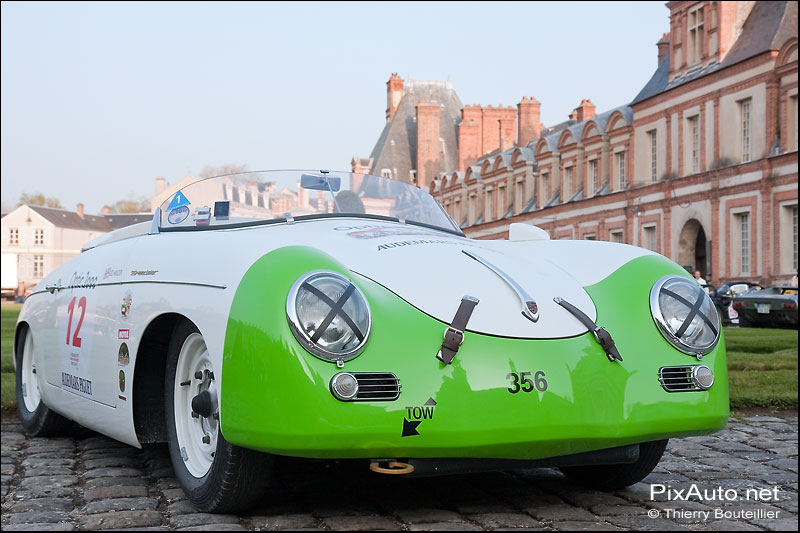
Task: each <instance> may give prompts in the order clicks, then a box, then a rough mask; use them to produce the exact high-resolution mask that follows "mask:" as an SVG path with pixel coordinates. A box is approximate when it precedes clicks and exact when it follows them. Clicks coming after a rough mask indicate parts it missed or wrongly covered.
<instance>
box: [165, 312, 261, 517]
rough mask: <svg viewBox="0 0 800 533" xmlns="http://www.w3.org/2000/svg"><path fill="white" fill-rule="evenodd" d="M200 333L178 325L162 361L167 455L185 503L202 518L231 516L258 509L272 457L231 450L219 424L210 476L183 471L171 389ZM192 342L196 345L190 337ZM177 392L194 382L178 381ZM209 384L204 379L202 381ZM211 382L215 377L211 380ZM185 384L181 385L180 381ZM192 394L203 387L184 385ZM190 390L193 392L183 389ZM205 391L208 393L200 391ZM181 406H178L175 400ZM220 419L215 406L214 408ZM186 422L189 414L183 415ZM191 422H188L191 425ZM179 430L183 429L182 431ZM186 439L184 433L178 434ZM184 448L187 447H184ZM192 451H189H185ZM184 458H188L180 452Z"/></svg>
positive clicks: (190, 326) (187, 325)
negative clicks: (181, 358)
mask: <svg viewBox="0 0 800 533" xmlns="http://www.w3.org/2000/svg"><path fill="white" fill-rule="evenodd" d="M199 333H200V332H199V331H198V329H197V328H196V327H195V326H194V324H192V323H191V322H189V321H188V320H182V321H181V322H179V323H178V324H177V325H176V326H175V330H174V331H173V335H172V339H171V341H170V346H169V352H168V355H167V361H166V375H165V379H164V401H165V402H166V403H165V405H164V411H165V412H166V425H167V440H168V442H169V454H170V458H171V460H172V466H173V468H174V470H175V476H176V477H177V478H178V481H179V482H180V484H181V487H182V488H183V490H184V492H185V493H186V497H187V498H188V500H189V501H190V502H191V503H192V504H193V505H194V506H195V507H197V509H198V510H199V511H201V512H207V513H235V512H240V511H245V510H247V509H249V508H251V507H253V506H254V505H256V504H257V503H258V502H259V501H260V500H261V498H262V496H263V495H264V492H265V490H266V489H267V486H268V481H269V478H270V475H271V473H272V465H273V459H274V458H273V456H271V455H269V454H265V453H259V452H255V451H253V450H248V449H245V448H241V447H239V446H234V445H233V444H230V443H229V442H228V441H226V440H225V438H224V437H223V436H222V432H221V430H220V428H219V423H218V422H217V423H216V428H215V432H216V439H217V440H216V448H212V449H213V450H214V452H213V454H212V456H211V457H212V459H211V466H210V468H209V469H208V471H207V472H206V473H205V474H204V475H202V476H197V475H194V474H192V472H190V470H189V468H187V462H188V460H187V461H184V459H183V457H182V454H181V445H180V444H179V438H178V432H179V430H178V429H177V428H176V407H175V406H176V395H175V390H176V389H175V383H176V372H177V369H178V359H179V356H180V353H181V350H182V349H183V347H184V344H185V343H186V342H187V340H188V339H189V337H190V336H193V334H198V335H199ZM193 339H197V336H196V335H194V336H193ZM177 379H178V380H179V381H177V382H178V384H179V386H180V383H181V382H182V381H181V380H193V377H192V376H177ZM204 379H207V378H204ZM210 379H211V381H213V375H212V376H211V378H210ZM183 382H184V383H185V381H183ZM188 387H190V388H192V389H193V388H196V387H199V388H200V389H202V387H203V385H202V384H200V385H195V384H194V382H193V384H192V385H188ZM187 390H191V389H187ZM204 390H206V389H204ZM178 402H179V404H180V400H178ZM215 409H217V413H218V406H215ZM179 416H184V417H190V416H191V414H190V412H185V413H183V414H182V415H179ZM201 419H202V420H204V421H205V423H206V424H213V423H214V421H213V416H210V417H207V418H204V419H203V417H195V420H196V421H198V422H197V423H200V422H199V421H200V420H201ZM178 423H184V424H186V421H185V420H184V421H181V420H178ZM191 423H192V422H189V424H191ZM182 427H184V428H185V427H187V426H186V425H184V426H182ZM182 434H183V435H187V436H188V433H186V432H185V431H184V432H183V433H182ZM184 448H185V447H184ZM189 448H191V446H189ZM184 453H187V452H184Z"/></svg>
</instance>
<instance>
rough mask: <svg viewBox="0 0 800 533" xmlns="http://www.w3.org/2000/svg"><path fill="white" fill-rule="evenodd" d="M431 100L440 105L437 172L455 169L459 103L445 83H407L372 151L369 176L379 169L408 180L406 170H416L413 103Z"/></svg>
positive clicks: (451, 89) (415, 81) (411, 81)
mask: <svg viewBox="0 0 800 533" xmlns="http://www.w3.org/2000/svg"><path fill="white" fill-rule="evenodd" d="M420 100H425V101H426V102H431V101H433V100H435V101H436V102H437V103H438V104H439V105H440V106H441V114H440V116H439V136H440V137H441V138H442V139H443V140H444V157H443V158H442V161H440V166H439V172H445V171H448V170H451V169H454V168H458V124H459V123H460V122H461V108H462V107H463V105H462V104H461V100H460V99H459V98H458V95H457V94H456V92H455V90H454V89H453V87H452V85H450V82H449V81H420V80H408V81H406V82H405V86H404V88H403V96H402V98H401V99H400V103H399V104H398V107H397V111H396V112H395V115H394V117H393V118H392V120H391V121H389V122H387V123H386V126H385V127H384V128H383V131H382V132H381V135H380V137H378V142H377V143H375V147H374V148H373V149H372V153H371V154H370V156H369V157H370V159H371V160H372V167H371V168H370V173H371V174H375V175H378V176H380V173H381V169H384V168H388V169H392V171H393V172H394V169H397V174H396V177H397V179H398V180H401V181H409V179H410V178H409V176H410V174H409V171H411V170H413V169H416V168H417V122H416V117H417V108H416V106H417V103H418V102H419V101H420Z"/></svg>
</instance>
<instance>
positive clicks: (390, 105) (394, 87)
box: [386, 72, 404, 122]
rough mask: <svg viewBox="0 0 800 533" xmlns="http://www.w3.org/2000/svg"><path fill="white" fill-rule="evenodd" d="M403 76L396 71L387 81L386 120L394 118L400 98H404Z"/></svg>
mask: <svg viewBox="0 0 800 533" xmlns="http://www.w3.org/2000/svg"><path fill="white" fill-rule="evenodd" d="M403 83H404V82H403V78H401V77H400V76H398V75H397V73H396V72H395V73H394V74H392V75H391V77H390V78H389V81H387V82H386V122H389V121H390V120H392V119H393V118H394V114H395V113H396V112H397V108H398V107H399V106H400V99H401V98H403Z"/></svg>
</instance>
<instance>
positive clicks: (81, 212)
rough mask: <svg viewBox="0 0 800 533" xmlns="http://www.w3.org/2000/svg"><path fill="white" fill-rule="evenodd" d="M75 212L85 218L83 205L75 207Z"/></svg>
mask: <svg viewBox="0 0 800 533" xmlns="http://www.w3.org/2000/svg"><path fill="white" fill-rule="evenodd" d="M75 212H77V213H78V216H79V217H81V218H83V204H78V205H77V206H75Z"/></svg>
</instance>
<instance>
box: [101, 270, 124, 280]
mask: <svg viewBox="0 0 800 533" xmlns="http://www.w3.org/2000/svg"><path fill="white" fill-rule="evenodd" d="M121 275H122V269H121V268H120V269H119V270H115V269H113V268H111V267H109V268H107V269H106V271H105V272H103V279H108V278H113V277H116V276H121Z"/></svg>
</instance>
